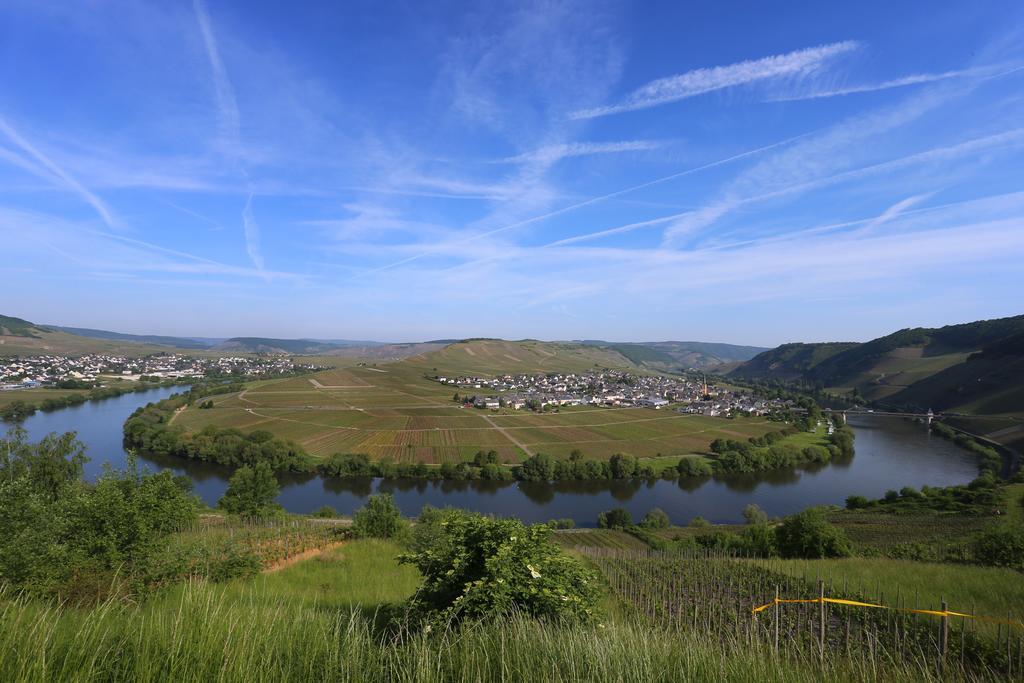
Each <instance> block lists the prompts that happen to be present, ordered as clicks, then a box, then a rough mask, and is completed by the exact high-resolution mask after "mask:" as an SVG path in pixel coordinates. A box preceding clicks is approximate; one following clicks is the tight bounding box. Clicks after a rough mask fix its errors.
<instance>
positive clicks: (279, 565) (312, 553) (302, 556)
mask: <svg viewBox="0 0 1024 683" xmlns="http://www.w3.org/2000/svg"><path fill="white" fill-rule="evenodd" d="M343 545H345V541H338V542H337V543H330V544H328V545H325V546H324V547H322V548H312V549H310V550H307V551H306V552H304V553H299V554H298V555H292V556H291V557H289V558H288V559H286V560H281V561H280V562H275V563H274V564H272V565H270V566H269V567H265V568H264V569H263V573H264V574H273V573H274V572H277V571H281V570H282V569H285V568H286V567H290V566H292V565H293V564H298V563H299V562H304V561H305V560H308V559H311V558H314V557H316V556H317V555H322V554H324V553H326V552H329V551H331V550H334V549H335V548H340V547H341V546H343Z"/></svg>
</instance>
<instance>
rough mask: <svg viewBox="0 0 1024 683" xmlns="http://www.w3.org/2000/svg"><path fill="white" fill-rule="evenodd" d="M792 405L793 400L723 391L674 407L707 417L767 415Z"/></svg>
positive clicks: (681, 411)
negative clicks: (739, 414)
mask: <svg viewBox="0 0 1024 683" xmlns="http://www.w3.org/2000/svg"><path fill="white" fill-rule="evenodd" d="M794 405H795V404H794V403H793V401H784V400H781V399H763V398H757V397H756V396H753V395H751V394H746V393H739V392H732V391H723V392H720V393H719V394H717V395H715V396H713V397H708V398H707V399H703V400H699V401H691V402H689V403H687V404H686V405H681V406H679V407H677V408H676V411H677V412H680V413H690V414H694V415H705V416H707V417H726V416H728V415H734V414H736V413H742V414H744V415H768V414H770V413H773V412H775V411H778V410H786V409H787V408H791V407H793V406H794Z"/></svg>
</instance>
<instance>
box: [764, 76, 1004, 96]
mask: <svg viewBox="0 0 1024 683" xmlns="http://www.w3.org/2000/svg"><path fill="white" fill-rule="evenodd" d="M990 72H991V69H988V68H975V69H959V70H956V71H944V72H942V73H936V74H912V75H910V76H902V77H900V78H893V79H889V80H886V81H879V82H877V83H862V84H860V85H850V86H846V87H842V88H825V89H815V90H807V91H804V92H797V93H792V94H776V95H772V96H771V97H769V98H768V101H769V102H793V101H796V100H815V99H821V98H825V97H841V96H843V95H855V94H859V93H866V92H876V91H879V90H892V89H893V88H905V87H907V86H910V85H921V84H922V83H935V82H936V81H944V80H947V79H950V78H965V77H969V76H977V75H981V74H985V73H990Z"/></svg>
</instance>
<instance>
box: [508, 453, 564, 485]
mask: <svg viewBox="0 0 1024 683" xmlns="http://www.w3.org/2000/svg"><path fill="white" fill-rule="evenodd" d="M517 474H518V478H519V479H522V480H523V481H551V480H552V479H553V478H554V476H555V462H554V460H552V459H551V456H550V455H548V454H547V453H537V454H536V455H534V456H532V457H529V458H527V459H526V460H524V461H523V464H522V465H520V466H519V467H518V468H517Z"/></svg>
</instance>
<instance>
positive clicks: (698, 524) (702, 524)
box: [690, 515, 711, 529]
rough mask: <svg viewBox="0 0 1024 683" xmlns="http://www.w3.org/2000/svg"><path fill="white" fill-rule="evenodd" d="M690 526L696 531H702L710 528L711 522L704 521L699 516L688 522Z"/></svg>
mask: <svg viewBox="0 0 1024 683" xmlns="http://www.w3.org/2000/svg"><path fill="white" fill-rule="evenodd" d="M690 526H691V527H694V528H697V529H702V528H705V527H709V526H711V522H709V521H708V520H706V519H704V518H703V517H701V516H700V515H697V516H696V517H694V518H693V519H691V520H690Z"/></svg>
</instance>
